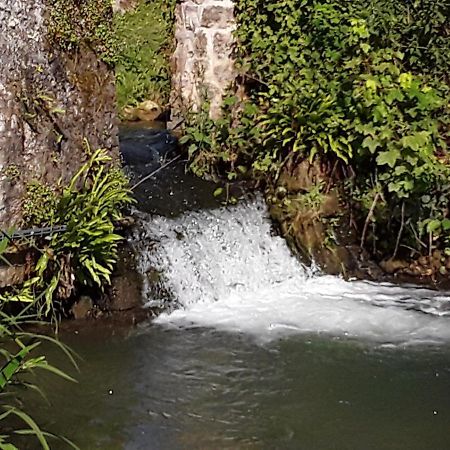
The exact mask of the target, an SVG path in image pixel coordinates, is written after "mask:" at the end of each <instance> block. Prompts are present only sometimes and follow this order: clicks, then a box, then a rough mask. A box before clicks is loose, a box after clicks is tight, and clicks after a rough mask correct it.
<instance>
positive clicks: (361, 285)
mask: <svg viewBox="0 0 450 450" xmlns="http://www.w3.org/2000/svg"><path fill="white" fill-rule="evenodd" d="M140 218H141V225H140V228H141V229H140V231H139V233H138V234H137V235H136V237H135V245H136V247H137V248H138V250H139V253H140V255H141V256H140V270H141V271H142V273H149V272H155V271H156V272H158V273H160V274H162V279H163V281H162V282H161V283H160V284H161V285H162V286H163V288H164V289H163V291H164V292H165V293H166V294H165V295H170V296H171V297H172V298H173V299H175V300H176V302H177V304H178V305H179V307H178V308H177V309H175V310H173V311H171V312H168V313H163V314H162V315H161V316H160V317H159V318H158V319H157V322H158V323H159V324H162V325H164V326H176V327H213V328H217V329H220V330H227V331H234V332H243V333H250V334H252V335H254V336H256V337H258V338H260V339H263V340H270V339H273V338H278V337H280V336H283V335H287V334H292V333H308V334H325V335H330V336H343V337H344V336H348V337H354V338H363V339H369V340H373V341H376V342H380V343H397V344H398V343H409V344H412V343H424V342H430V343H442V342H450V317H446V316H447V315H450V303H449V297H448V296H447V295H446V294H444V293H438V292H435V291H431V290H427V289H419V288H414V287H399V286H394V285H390V284H377V283H369V282H361V281H355V282H346V281H344V280H342V279H340V278H337V277H332V276H318V275H313V274H312V273H311V272H310V271H308V270H307V269H306V268H305V267H304V266H302V265H301V264H300V263H299V262H298V261H297V259H296V258H295V257H294V256H292V254H291V252H290V250H289V249H288V247H287V245H286V243H285V241H284V240H283V239H282V238H280V237H278V236H275V235H274V234H273V232H272V229H271V223H270V220H269V218H268V215H267V211H266V207H265V205H264V202H263V200H262V199H256V200H252V201H248V202H244V203H241V204H240V205H238V206H236V207H232V208H231V207H230V208H222V209H217V210H212V211H201V212H191V213H188V214H186V215H184V216H182V217H180V218H177V219H168V218H164V217H159V216H148V215H144V214H142V215H141V216H140ZM149 286H150V284H149ZM146 296H147V299H146V300H147V302H148V304H149V305H155V304H157V303H158V302H159V301H160V300H161V298H159V299H158V298H156V297H155V294H154V290H151V289H150V288H149V289H148V291H147V292H146Z"/></svg>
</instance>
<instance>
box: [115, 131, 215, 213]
mask: <svg viewBox="0 0 450 450" xmlns="http://www.w3.org/2000/svg"><path fill="white" fill-rule="evenodd" d="M120 148H121V153H122V158H123V161H124V164H125V167H126V168H127V172H128V174H129V175H130V177H131V184H132V185H135V184H137V183H139V182H140V180H142V179H143V178H145V177H147V176H148V175H150V174H152V173H153V172H155V171H156V170H158V169H160V168H161V166H162V165H164V164H165V163H168V162H170V161H171V160H173V159H174V158H175V157H177V156H179V155H180V153H179V149H178V144H177V139H176V138H175V137H174V136H173V135H172V134H171V133H170V132H169V131H167V130H155V129H145V128H137V127H136V126H131V127H130V126H127V127H122V128H121V130H120ZM216 188H217V184H215V183H212V182H208V181H205V180H202V179H200V178H198V177H196V176H194V175H192V174H191V173H189V172H188V171H187V170H186V161H185V160H184V159H183V157H181V158H180V159H178V160H177V161H175V162H174V163H171V164H170V165H169V166H168V167H167V168H166V169H163V170H161V171H159V172H157V173H156V174H155V175H154V176H152V177H150V178H149V179H148V180H147V181H145V182H144V183H142V184H140V185H139V186H138V187H137V188H136V189H135V191H134V194H135V198H136V200H137V201H138V204H137V208H138V209H139V210H141V211H143V212H146V213H150V214H160V215H163V216H167V217H175V216H178V215H180V214H182V213H183V212H185V211H190V210H195V209H199V208H202V209H208V208H214V207H217V206H218V205H220V201H219V200H218V199H216V198H215V197H214V195H213V193H214V190H215V189H216Z"/></svg>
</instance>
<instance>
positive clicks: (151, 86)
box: [114, 0, 175, 111]
mask: <svg viewBox="0 0 450 450" xmlns="http://www.w3.org/2000/svg"><path fill="white" fill-rule="evenodd" d="M174 7H175V1H174V0H151V1H148V0H141V1H140V2H139V4H138V7H137V8H136V9H134V10H131V11H128V12H126V13H125V14H123V15H122V14H116V16H115V18H114V27H115V35H116V40H117V41H118V52H117V62H116V78H117V102H118V105H119V110H120V111H121V110H122V109H123V108H124V107H125V106H127V105H131V106H135V105H137V104H138V103H139V102H141V101H144V100H153V101H155V102H156V103H158V104H159V105H162V106H165V105H166V104H167V102H168V100H169V92H170V69H169V57H170V55H171V53H172V28H173V11H174Z"/></svg>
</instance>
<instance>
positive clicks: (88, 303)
mask: <svg viewBox="0 0 450 450" xmlns="http://www.w3.org/2000/svg"><path fill="white" fill-rule="evenodd" d="M93 308H94V302H93V301H92V299H91V298H90V297H88V296H87V295H83V296H82V297H80V298H79V300H78V301H77V302H76V303H74V305H73V306H72V308H71V310H70V312H71V313H72V315H73V317H74V318H75V319H87V318H88V317H89V316H90V313H91V311H92V309H93Z"/></svg>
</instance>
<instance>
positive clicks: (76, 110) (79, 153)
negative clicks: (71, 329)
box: [0, 0, 118, 229]
mask: <svg viewBox="0 0 450 450" xmlns="http://www.w3.org/2000/svg"><path fill="white" fill-rule="evenodd" d="M53 3H54V2H53ZM31 4H32V5H31ZM51 4H52V3H51V2H49V1H48V0H33V1H32V2H30V0H0V55H1V65H0V228H2V229H5V228H7V227H11V226H14V227H18V226H21V218H22V204H23V199H24V196H25V195H26V192H27V186H28V184H29V183H30V182H31V181H36V182H38V183H40V184H42V185H48V186H52V187H53V186H56V185H57V184H58V183H60V182H61V183H63V184H64V183H67V182H68V181H69V180H70V178H71V177H72V176H73V174H74V173H75V172H76V171H77V170H78V169H79V167H80V165H81V164H82V163H83V162H84V161H85V159H86V158H87V155H86V152H85V151H84V147H83V142H84V139H87V140H88V141H89V143H90V144H91V147H92V148H100V147H101V148H106V149H108V150H110V151H111V153H112V154H114V155H117V156H118V140H117V131H118V130H117V122H116V111H115V89H114V76H113V73H112V71H111V69H110V68H109V67H108V66H106V65H105V64H104V63H103V62H101V61H100V60H99V58H98V57H97V55H96V54H95V52H94V51H93V50H91V49H90V48H87V47H82V48H79V49H77V50H74V51H72V52H68V53H65V52H64V51H62V50H58V49H57V48H55V46H54V45H51V44H50V43H49V40H48V27H49V8H50V7H51V6H50V5H51ZM73 20H74V21H75V20H77V18H76V17H74V18H73Z"/></svg>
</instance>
